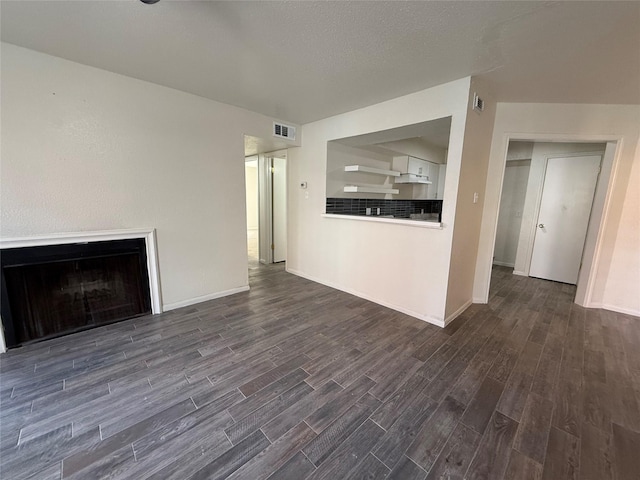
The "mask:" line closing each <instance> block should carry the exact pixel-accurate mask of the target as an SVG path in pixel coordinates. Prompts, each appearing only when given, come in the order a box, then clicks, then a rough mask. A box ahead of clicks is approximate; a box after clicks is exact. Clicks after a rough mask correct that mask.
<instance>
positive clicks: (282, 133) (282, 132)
mask: <svg viewBox="0 0 640 480" xmlns="http://www.w3.org/2000/svg"><path fill="white" fill-rule="evenodd" d="M273 136H274V137H279V138H286V139H287V140H295V139H296V127H291V126H289V125H284V124H282V123H276V122H273Z"/></svg>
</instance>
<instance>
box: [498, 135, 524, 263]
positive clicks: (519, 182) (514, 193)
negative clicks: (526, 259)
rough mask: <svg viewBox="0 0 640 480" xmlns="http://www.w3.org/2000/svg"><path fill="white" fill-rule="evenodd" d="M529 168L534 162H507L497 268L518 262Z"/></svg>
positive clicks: (499, 218)
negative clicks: (517, 256) (517, 255)
mask: <svg viewBox="0 0 640 480" xmlns="http://www.w3.org/2000/svg"><path fill="white" fill-rule="evenodd" d="M509 152H511V146H509ZM530 167H531V160H513V161H507V166H506V168H505V171H504V182H503V183H502V197H501V199H500V213H499V215H498V230H497V231H496V245H495V249H494V252H493V263H494V264H495V265H502V266H506V267H513V266H514V265H515V263H516V252H517V250H518V239H519V238H520V226H521V224H522V211H523V210H524V199H525V195H526V193H527V179H528V177H529V168H530Z"/></svg>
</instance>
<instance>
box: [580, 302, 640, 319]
mask: <svg viewBox="0 0 640 480" xmlns="http://www.w3.org/2000/svg"><path fill="white" fill-rule="evenodd" d="M587 308H602V309H603V310H611V311H612V312H616V313H624V314H625V315H632V316H634V317H640V310H634V309H631V308H624V307H618V306H617V305H609V304H607V303H590V304H589V305H588V306H587Z"/></svg>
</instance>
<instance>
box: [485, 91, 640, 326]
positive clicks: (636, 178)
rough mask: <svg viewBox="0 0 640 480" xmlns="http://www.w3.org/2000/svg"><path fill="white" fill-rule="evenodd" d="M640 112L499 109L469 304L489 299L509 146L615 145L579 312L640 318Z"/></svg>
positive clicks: (621, 108) (626, 108)
mask: <svg viewBox="0 0 640 480" xmlns="http://www.w3.org/2000/svg"><path fill="white" fill-rule="evenodd" d="M639 133H640V106H638V105H568V104H524V103H500V104H498V109H497V113H496V122H495V127H494V131H493V140H492V144H491V155H490V159H489V173H488V176H487V189H486V200H485V204H484V214H483V222H482V231H481V236H480V248H479V251H478V258H477V262H478V263H477V268H476V276H475V283H474V299H475V301H478V302H483V301H486V299H487V297H488V287H489V277H490V273H491V258H492V255H493V242H494V238H495V232H496V223H497V214H498V205H499V201H500V192H501V186H502V176H503V172H504V162H505V156H506V152H507V147H508V142H509V140H510V139H513V140H534V141H539V142H543V141H547V142H548V141H558V142H617V149H616V153H615V159H614V162H613V168H612V171H611V178H610V180H609V184H608V189H607V193H606V199H605V201H604V207H603V210H604V211H603V215H602V221H603V223H602V228H601V229H600V232H599V234H598V239H597V242H596V246H595V248H594V250H595V253H594V256H593V260H594V261H593V266H592V280H593V281H592V282H591V283H592V286H591V288H590V292H589V293H588V295H587V297H588V300H589V301H588V303H587V304H586V306H593V307H596V306H606V308H610V309H612V310H614V309H618V310H619V311H625V312H627V313H634V314H636V315H640V296H639V295H638V289H639V286H640V249H639V248H638V245H640V228H639V224H640V222H639V219H640V213H639V210H640V166H639V165H638V164H639V163H640V154H639V152H638V150H637V148H638V137H639Z"/></svg>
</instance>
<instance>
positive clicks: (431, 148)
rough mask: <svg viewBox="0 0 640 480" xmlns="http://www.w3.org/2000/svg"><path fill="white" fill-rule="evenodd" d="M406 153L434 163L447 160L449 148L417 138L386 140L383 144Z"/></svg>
mask: <svg viewBox="0 0 640 480" xmlns="http://www.w3.org/2000/svg"><path fill="white" fill-rule="evenodd" d="M381 146H382V147H383V148H389V149H391V150H393V151H396V152H401V153H402V154H404V155H411V156H412V157H418V158H421V159H422V160H428V161H430V162H433V163H446V162H447V149H446V148H442V147H438V146H436V145H433V144H431V143H429V142H427V141H425V140H422V139H417V138H407V139H406V140H396V141H395V142H385V143H384V144H383V145H381Z"/></svg>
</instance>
